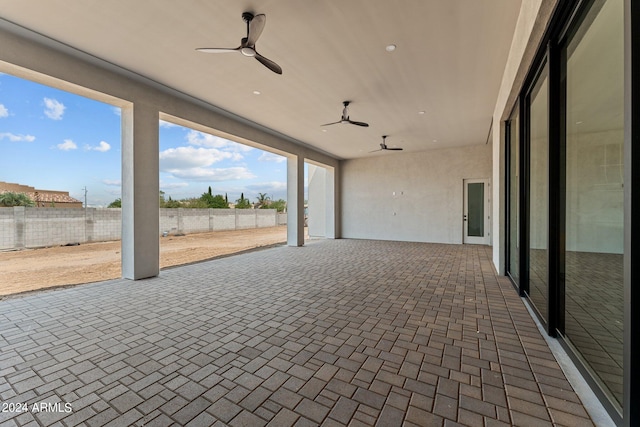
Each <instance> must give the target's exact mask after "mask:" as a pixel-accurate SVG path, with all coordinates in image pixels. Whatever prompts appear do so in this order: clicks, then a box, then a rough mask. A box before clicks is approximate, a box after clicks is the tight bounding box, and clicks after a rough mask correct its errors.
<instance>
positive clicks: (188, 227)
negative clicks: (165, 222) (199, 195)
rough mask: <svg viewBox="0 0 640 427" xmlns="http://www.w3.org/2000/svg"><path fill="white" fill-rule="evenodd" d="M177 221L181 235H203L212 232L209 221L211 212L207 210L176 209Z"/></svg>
mask: <svg viewBox="0 0 640 427" xmlns="http://www.w3.org/2000/svg"><path fill="white" fill-rule="evenodd" d="M178 210H179V211H181V212H179V219H180V220H181V221H180V222H179V223H178V225H179V229H180V230H182V232H183V233H204V232H207V231H212V228H211V221H210V220H209V217H210V215H211V212H209V209H182V208H180V209H178Z"/></svg>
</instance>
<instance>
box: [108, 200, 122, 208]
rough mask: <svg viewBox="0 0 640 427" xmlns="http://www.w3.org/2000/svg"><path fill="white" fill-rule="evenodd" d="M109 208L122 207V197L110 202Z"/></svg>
mask: <svg viewBox="0 0 640 427" xmlns="http://www.w3.org/2000/svg"><path fill="white" fill-rule="evenodd" d="M107 207H108V208H121V207H122V199H120V198H117V199H115V200H114V201H113V202H111V203H109V206H107Z"/></svg>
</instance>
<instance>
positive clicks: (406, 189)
mask: <svg viewBox="0 0 640 427" xmlns="http://www.w3.org/2000/svg"><path fill="white" fill-rule="evenodd" d="M490 177H491V146H490V145H478V146H468V147H462V148H451V149H442V150H434V151H427V152H422V153H380V154H378V155H375V156H373V157H368V158H365V159H356V160H346V161H344V162H343V164H342V183H343V186H342V210H341V212H342V215H343V217H342V221H343V222H342V227H343V228H342V235H343V237H345V238H356V239H380V240H400V241H415V242H434V243H462V225H463V223H462V210H463V180H464V179H473V178H490Z"/></svg>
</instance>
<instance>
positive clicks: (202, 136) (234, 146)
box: [187, 130, 253, 153]
mask: <svg viewBox="0 0 640 427" xmlns="http://www.w3.org/2000/svg"><path fill="white" fill-rule="evenodd" d="M187 142H189V144H191V145H197V146H200V147H208V148H226V149H229V150H231V151H234V152H242V153H246V152H249V151H251V150H253V148H252V147H249V146H248V145H244V144H238V143H237V142H233V141H229V140H227V139H224V138H220V137H218V136H214V135H210V134H208V133H203V132H199V131H197V130H191V131H189V133H188V134H187Z"/></svg>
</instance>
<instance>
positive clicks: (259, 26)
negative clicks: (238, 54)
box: [247, 14, 267, 46]
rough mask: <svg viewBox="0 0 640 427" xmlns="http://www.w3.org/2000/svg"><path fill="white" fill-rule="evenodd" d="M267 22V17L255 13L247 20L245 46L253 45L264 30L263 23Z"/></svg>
mask: <svg viewBox="0 0 640 427" xmlns="http://www.w3.org/2000/svg"><path fill="white" fill-rule="evenodd" d="M266 22H267V17H266V15H264V14H260V15H256V16H254V17H253V19H252V20H251V22H249V35H248V36H247V46H255V44H256V41H257V40H258V38H259V37H260V34H262V30H264V24H265V23H266Z"/></svg>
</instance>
